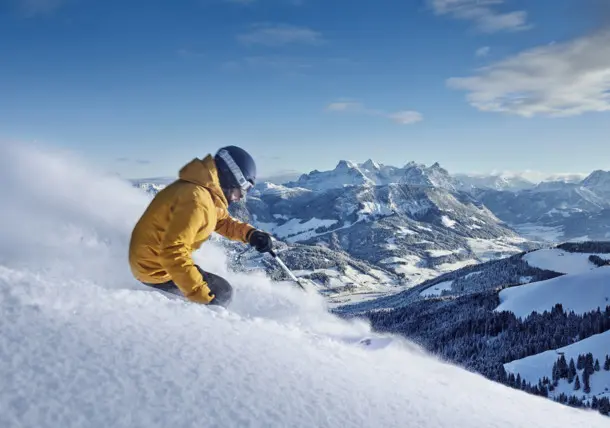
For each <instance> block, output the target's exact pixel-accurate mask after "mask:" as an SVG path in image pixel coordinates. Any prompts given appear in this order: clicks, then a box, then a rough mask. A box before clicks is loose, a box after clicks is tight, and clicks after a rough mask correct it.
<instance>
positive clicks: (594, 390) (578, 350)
mask: <svg viewBox="0 0 610 428" xmlns="http://www.w3.org/2000/svg"><path fill="white" fill-rule="evenodd" d="M609 344H610V331H606V332H604V333H601V334H596V335H594V336H591V337H588V338H586V339H583V340H580V341H578V342H576V343H573V344H571V345H568V346H565V347H563V348H559V349H556V350H550V351H546V352H542V353H540V354H536V355H531V356H529V357H526V358H522V359H520V360H515V361H511V362H510V363H507V364H504V368H505V370H506V371H507V372H508V373H514V374H515V376H516V375H517V373H519V374H520V375H521V378H523V379H525V381H526V382H529V383H531V384H537V383H538V379H541V378H542V377H544V376H547V377H548V378H549V379H553V364H554V363H555V362H556V361H557V359H558V358H559V357H560V356H561V354H563V355H564V356H565V358H566V361H567V362H568V363H569V362H570V359H572V358H573V359H574V363H576V362H577V361H578V356H579V355H580V354H588V353H591V354H593V361H595V360H596V359H597V360H599V363H600V366H601V367H600V368H601V370H600V371H598V372H595V373H593V374H592V375H591V377H590V378H589V385H590V387H591V392H590V393H589V394H585V393H584V392H583V390H582V386H581V389H580V390H579V391H575V390H574V383H573V382H572V383H568V381H567V380H565V379H561V380H560V381H559V384H558V386H557V387H556V389H555V390H554V391H552V392H550V395H551V397H555V396H559V395H560V394H561V393H562V392H563V393H565V394H566V395H568V396H570V395H576V396H578V397H581V396H583V395H584V396H586V397H588V398H592V397H593V396H594V395H595V396H597V398H598V399H599V398H603V397H604V396H606V397H610V390H609V389H610V371H605V370H604V369H603V365H604V361H605V358H606V355H608V354H610V346H609ZM582 372H583V370H577V373H578V376H579V377H580V382H581V385H582V380H583V376H582Z"/></svg>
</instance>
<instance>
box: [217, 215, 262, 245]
mask: <svg viewBox="0 0 610 428" xmlns="http://www.w3.org/2000/svg"><path fill="white" fill-rule="evenodd" d="M251 230H254V227H252V226H251V225H249V224H248V223H243V222H241V221H239V220H237V219H235V218H233V217H231V216H230V215H229V213H228V212H227V211H225V213H224V215H223V216H222V217H219V218H218V221H217V223H216V230H215V232H217V233H219V234H221V235H222V236H224V237H225V238H228V239H231V240H233V241H240V242H243V243H246V244H247V243H248V236H247V235H248V232H250V231H251Z"/></svg>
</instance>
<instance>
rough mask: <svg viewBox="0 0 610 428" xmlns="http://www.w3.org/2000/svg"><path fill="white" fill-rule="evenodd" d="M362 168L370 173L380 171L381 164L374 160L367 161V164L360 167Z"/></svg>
mask: <svg viewBox="0 0 610 428" xmlns="http://www.w3.org/2000/svg"><path fill="white" fill-rule="evenodd" d="M360 167H361V168H362V169H364V170H368V171H379V169H380V168H381V167H380V166H379V164H378V163H377V162H375V161H374V160H373V159H367V160H366V162H364V163H363V164H361V165H360Z"/></svg>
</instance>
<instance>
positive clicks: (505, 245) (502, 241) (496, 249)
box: [466, 237, 522, 262]
mask: <svg viewBox="0 0 610 428" xmlns="http://www.w3.org/2000/svg"><path fill="white" fill-rule="evenodd" d="M466 241H467V242H468V246H469V247H470V250H471V251H472V252H473V253H474V254H475V255H476V256H477V258H478V259H479V260H481V261H483V262H484V261H488V260H492V259H497V258H498V254H502V255H506V256H508V255H512V254H517V253H520V252H521V251H522V250H521V249H520V248H519V247H518V246H516V245H513V244H512V243H511V241H510V240H509V239H507V238H504V237H503V238H497V239H480V238H466Z"/></svg>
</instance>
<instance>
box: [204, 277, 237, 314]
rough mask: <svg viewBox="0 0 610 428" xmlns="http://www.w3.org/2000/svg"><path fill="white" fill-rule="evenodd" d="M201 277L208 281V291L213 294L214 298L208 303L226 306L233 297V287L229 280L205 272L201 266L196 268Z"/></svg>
mask: <svg viewBox="0 0 610 428" xmlns="http://www.w3.org/2000/svg"><path fill="white" fill-rule="evenodd" d="M198 269H199V272H201V275H203V278H204V279H205V281H206V282H207V283H208V287H210V291H211V292H212V294H214V296H215V297H214V299H213V300H212V301H211V302H210V305H219V306H224V307H226V306H228V304H229V303H231V300H232V299H233V287H232V286H231V284H229V282H228V281H227V280H226V279H224V278H223V277H221V276H218V275H216V274H213V273H210V272H206V271H204V270H202V269H201V268H198Z"/></svg>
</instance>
